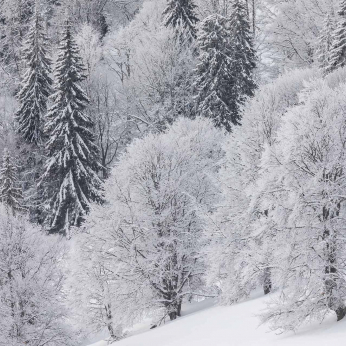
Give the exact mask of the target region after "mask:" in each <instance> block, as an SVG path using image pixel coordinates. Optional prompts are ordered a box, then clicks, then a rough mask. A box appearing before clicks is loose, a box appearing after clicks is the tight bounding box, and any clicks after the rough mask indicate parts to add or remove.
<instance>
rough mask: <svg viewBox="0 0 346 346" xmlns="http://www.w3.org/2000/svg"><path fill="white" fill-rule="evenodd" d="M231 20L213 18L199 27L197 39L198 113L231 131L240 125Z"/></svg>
mask: <svg viewBox="0 0 346 346" xmlns="http://www.w3.org/2000/svg"><path fill="white" fill-rule="evenodd" d="M228 24H229V23H228V20H227V19H226V18H225V17H223V16H221V15H219V14H213V15H211V16H209V17H207V18H206V19H205V20H204V21H203V22H202V23H201V27H200V32H199V35H198V39H197V45H198V48H199V57H198V59H199V63H198V65H197V67H196V75H197V79H196V82H195V87H196V91H197V94H196V96H195V100H196V106H197V113H198V114H199V115H202V116H205V117H208V118H211V119H213V121H214V124H215V125H216V126H218V127H221V126H223V127H224V128H225V129H226V130H227V131H230V130H231V128H232V124H238V123H239V122H238V119H237V117H236V116H234V115H235V114H234V102H233V100H234V99H235V97H236V95H235V94H234V91H235V89H234V84H235V80H234V74H233V70H232V68H233V52H232V44H231V40H230V30H229V26H228Z"/></svg>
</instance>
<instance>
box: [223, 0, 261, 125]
mask: <svg viewBox="0 0 346 346" xmlns="http://www.w3.org/2000/svg"><path fill="white" fill-rule="evenodd" d="M231 11H232V13H231V17H230V23H229V26H230V32H231V45H232V52H233V64H232V73H233V80H234V83H233V89H234V91H233V97H234V99H233V100H232V102H233V106H232V108H233V119H235V121H234V123H236V122H240V119H241V114H240V112H241V107H242V106H243V105H244V103H245V99H246V98H247V97H251V96H253V94H254V90H255V89H256V87H257V86H256V83H255V81H254V75H253V72H254V69H255V68H256V60H257V58H256V54H255V49H254V44H253V33H252V32H251V26H250V22H249V14H248V10H247V5H246V3H245V1H244V0H236V1H234V3H233V5H232V6H231Z"/></svg>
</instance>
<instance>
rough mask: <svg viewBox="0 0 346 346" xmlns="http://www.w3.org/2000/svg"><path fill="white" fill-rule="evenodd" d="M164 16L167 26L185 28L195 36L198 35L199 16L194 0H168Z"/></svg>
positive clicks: (178, 28) (177, 28)
mask: <svg viewBox="0 0 346 346" xmlns="http://www.w3.org/2000/svg"><path fill="white" fill-rule="evenodd" d="M163 16H164V24H165V26H172V27H173V28H174V29H176V30H181V29H185V30H186V31H187V32H188V33H189V34H190V35H191V36H192V37H193V38H195V37H196V23H197V22H198V18H197V13H196V5H195V4H194V2H193V0H168V4H167V7H166V8H165V10H164V11H163Z"/></svg>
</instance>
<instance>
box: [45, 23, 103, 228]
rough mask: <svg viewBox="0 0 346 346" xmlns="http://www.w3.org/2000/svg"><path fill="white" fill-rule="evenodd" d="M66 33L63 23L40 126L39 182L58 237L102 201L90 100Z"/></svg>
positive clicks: (75, 49) (79, 62)
mask: <svg viewBox="0 0 346 346" xmlns="http://www.w3.org/2000/svg"><path fill="white" fill-rule="evenodd" d="M71 31H72V30H71V26H70V24H69V23H67V24H65V26H64V32H63V36H62V38H61V42H60V46H59V56H58V59H57V63H56V67H55V84H54V94H53V95H52V106H51V107H50V109H49V112H48V114H47V122H46V125H45V135H46V136H47V138H48V142H47V155H48V159H47V162H46V165H45V171H44V173H43V175H42V178H41V183H40V184H43V187H44V188H45V193H46V198H47V210H46V223H47V227H48V228H49V231H50V232H53V233H56V232H59V233H63V234H68V233H69V228H70V226H79V225H80V224H81V222H82V220H83V217H84V216H85V214H87V212H88V211H89V204H90V203H91V202H101V201H102V181H101V180H100V178H99V177H98V175H97V171H98V170H100V169H101V165H100V163H99V157H98V155H99V153H98V148H97V145H96V144H95V136H94V134H93V126H94V124H93V122H92V120H91V118H90V117H89V116H88V115H87V114H86V111H85V108H86V106H87V104H88V102H89V100H88V97H87V95H86V94H85V92H84V91H83V89H82V88H81V85H80V84H81V82H82V81H83V80H84V79H85V75H84V71H85V69H84V66H83V63H82V60H81V57H80V55H79V51H78V47H77V44H76V43H75V41H74V39H73V37H72V33H71Z"/></svg>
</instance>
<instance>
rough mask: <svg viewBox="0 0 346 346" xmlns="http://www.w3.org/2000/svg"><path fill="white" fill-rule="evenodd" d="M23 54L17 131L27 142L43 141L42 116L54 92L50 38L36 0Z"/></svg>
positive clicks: (37, 142)
mask: <svg viewBox="0 0 346 346" xmlns="http://www.w3.org/2000/svg"><path fill="white" fill-rule="evenodd" d="M23 58H24V61H25V63H26V66H27V70H26V72H25V75H24V78H23V81H22V85H21V89H20V92H19V94H18V100H19V103H20V108H19V110H18V111H17V113H16V118H17V121H18V124H19V126H18V132H19V134H20V136H21V137H22V138H23V139H24V140H25V141H26V142H28V143H33V144H36V145H37V144H40V143H41V142H42V131H43V123H42V122H43V116H44V114H45V112H46V109H47V99H48V97H49V95H50V93H51V85H52V80H51V78H50V77H49V74H50V72H51V61H50V59H49V57H48V39H47V36H46V34H45V31H44V27H43V25H42V18H41V16H40V14H39V9H38V4H36V10H35V14H34V16H33V20H32V24H31V27H30V29H29V32H28V35H27V39H26V41H25V44H24V50H23Z"/></svg>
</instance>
